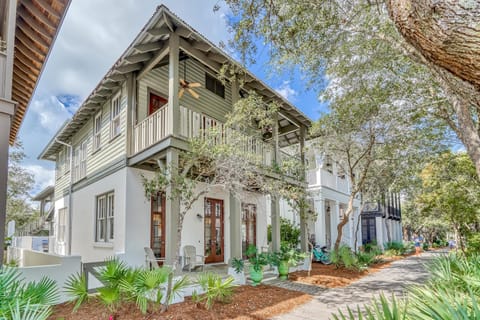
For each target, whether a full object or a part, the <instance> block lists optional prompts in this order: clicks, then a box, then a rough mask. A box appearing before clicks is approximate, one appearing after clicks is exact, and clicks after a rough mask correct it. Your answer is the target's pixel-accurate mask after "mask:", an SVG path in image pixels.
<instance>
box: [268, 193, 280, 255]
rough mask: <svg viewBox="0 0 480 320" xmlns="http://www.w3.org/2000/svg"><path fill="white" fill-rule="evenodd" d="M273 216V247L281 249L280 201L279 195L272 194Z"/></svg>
mask: <svg viewBox="0 0 480 320" xmlns="http://www.w3.org/2000/svg"><path fill="white" fill-rule="evenodd" d="M270 197H271V207H270V208H271V218H272V249H273V251H280V241H281V240H280V201H279V199H278V197H276V196H274V195H271V196H270Z"/></svg>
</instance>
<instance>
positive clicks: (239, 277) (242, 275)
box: [228, 267, 247, 285]
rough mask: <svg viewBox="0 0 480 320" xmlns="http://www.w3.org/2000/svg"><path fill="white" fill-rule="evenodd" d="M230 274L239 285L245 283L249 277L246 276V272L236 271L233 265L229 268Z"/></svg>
mask: <svg viewBox="0 0 480 320" xmlns="http://www.w3.org/2000/svg"><path fill="white" fill-rule="evenodd" d="M228 275H229V276H231V277H233V279H235V280H234V281H233V282H234V283H236V284H239V285H244V284H245V283H247V279H246V277H245V272H243V271H241V272H240V273H236V272H235V269H233V268H232V267H229V268H228Z"/></svg>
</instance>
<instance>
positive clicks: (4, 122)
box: [0, 0, 70, 263]
mask: <svg viewBox="0 0 480 320" xmlns="http://www.w3.org/2000/svg"><path fill="white" fill-rule="evenodd" d="M69 4H70V0H2V1H0V247H3V243H4V238H5V237H4V230H5V223H6V221H5V219H6V194H7V176H8V174H7V172H8V146H9V144H10V145H13V143H14V142H15V139H16V136H17V133H18V130H19V129H20V125H21V124H22V120H23V117H24V115H25V112H26V110H27V107H28V104H29V102H30V99H31V98H32V95H33V92H34V91H35V87H36V85H37V81H38V79H39V78H40V74H41V72H42V70H43V66H44V65H45V62H46V60H47V57H48V54H49V52H50V49H51V47H52V46H53V43H54V40H55V37H56V35H57V32H58V29H59V27H60V25H61V23H62V20H63V17H64V16H65V13H66V11H67V8H68V6H69ZM2 261H3V250H0V263H1V262H2Z"/></svg>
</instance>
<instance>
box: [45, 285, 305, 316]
mask: <svg viewBox="0 0 480 320" xmlns="http://www.w3.org/2000/svg"><path fill="white" fill-rule="evenodd" d="M234 292H235V294H234V296H233V299H232V302H231V303H227V304H221V303H216V304H214V305H213V307H212V309H211V310H205V308H204V307H203V305H197V304H196V303H194V302H193V301H192V300H191V298H189V297H188V298H186V299H185V302H182V303H178V304H174V305H171V306H170V307H169V309H168V311H167V312H164V313H160V312H155V313H151V314H146V315H142V314H141V312H140V311H139V310H138V308H137V307H136V306H135V305H134V304H132V303H122V305H121V306H120V308H119V310H118V312H117V314H118V317H116V320H127V319H132V320H133V319H149V320H154V319H172V320H184V319H185V320H187V319H188V320H190V319H255V320H260V319H270V318H272V317H273V316H276V315H279V314H282V313H285V312H288V311H290V310H292V309H294V308H295V307H297V306H299V305H301V304H304V303H306V302H308V301H310V299H311V296H309V295H307V294H304V293H301V292H297V291H292V290H287V289H283V288H278V287H273V286H266V285H260V286H257V287H252V286H240V287H237V288H235V289H234ZM72 308H73V304H68V303H64V304H60V305H57V306H55V307H54V309H53V314H52V316H51V317H50V318H49V319H52V320H59V319H65V320H86V319H89V320H90V319H91V320H108V317H109V315H110V313H109V312H108V310H107V309H106V308H105V306H103V305H102V304H101V303H100V302H98V301H96V300H91V301H89V302H87V303H85V304H84V305H82V306H81V307H80V308H79V309H78V311H77V312H75V313H72Z"/></svg>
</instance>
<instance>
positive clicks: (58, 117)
mask: <svg viewBox="0 0 480 320" xmlns="http://www.w3.org/2000/svg"><path fill="white" fill-rule="evenodd" d="M163 3H164V4H165V5H166V6H167V7H169V8H170V10H172V11H173V12H174V13H176V14H177V15H178V16H180V17H181V18H182V19H183V20H185V21H186V22H187V23H188V24H190V25H191V26H192V27H193V28H195V29H196V30H197V31H199V32H200V33H202V34H203V35H204V36H206V37H207V38H208V39H210V40H211V41H212V42H213V43H216V44H218V43H220V42H224V43H226V42H228V39H229V37H230V36H231V35H230V34H229V33H228V31H227V30H228V28H227V26H226V19H227V18H226V17H228V14H229V13H228V11H227V8H226V7H225V5H223V6H221V9H220V10H219V11H217V12H213V7H214V5H215V4H217V3H218V0H202V1H192V0H166V1H163ZM159 4H161V3H160V2H159V1H153V0H142V1H138V0H102V1H95V0H72V4H71V5H70V8H69V11H68V13H67V16H66V17H65V20H64V23H63V25H62V28H61V30H60V33H59V34H58V37H57V40H56V42H55V46H54V47H53V49H52V52H51V54H50V57H49V60H48V62H47V64H46V66H45V69H44V71H43V73H42V76H41V79H40V82H39V84H38V87H37V89H36V92H35V95H34V97H33V99H32V101H31V104H30V107H29V110H28V112H27V115H26V117H25V120H24V122H23V125H22V128H21V130H20V133H19V138H20V139H21V140H22V142H23V145H24V149H25V153H26V155H27V157H26V159H25V160H24V162H23V165H24V167H25V168H26V169H27V170H29V171H30V172H32V173H33V174H34V175H35V180H36V185H35V188H34V190H33V192H32V193H33V194H35V193H36V192H38V191H40V190H41V189H43V188H45V187H46V186H48V185H50V184H53V183H54V164H53V163H52V162H49V161H43V160H37V157H38V155H39V154H40V152H41V151H42V150H43V148H44V147H45V146H46V144H47V143H48V142H49V141H50V139H51V138H52V137H53V135H54V134H55V133H56V132H57V130H58V128H59V127H60V126H61V125H62V124H63V123H64V122H65V121H66V120H67V119H69V118H70V117H71V116H72V115H73V114H74V113H75V111H76V109H77V108H78V106H79V105H80V103H81V102H82V101H83V100H84V99H85V98H86V97H87V96H88V94H90V92H91V91H92V90H93V88H94V87H95V86H96V84H97V83H98V82H99V81H100V79H101V78H102V77H103V76H104V75H105V73H106V72H107V70H108V69H109V68H110V67H111V66H112V65H113V63H114V62H115V61H116V60H117V59H118V57H119V56H120V55H121V54H122V52H123V51H124V50H125V48H126V47H127V46H128V45H129V44H130V43H131V41H132V40H133V39H134V37H135V36H136V35H137V34H138V32H139V31H140V29H141V28H142V27H143V25H144V24H145V23H146V22H147V20H148V19H149V18H150V17H151V15H152V14H153V12H154V11H155V8H156V6H158V5H159ZM220 4H221V3H220ZM258 52H259V54H258V56H257V59H256V60H257V63H256V65H253V66H249V70H250V71H251V72H253V73H254V74H255V75H257V76H258V77H259V78H260V79H262V80H263V81H264V82H266V83H267V84H269V85H270V86H271V87H272V88H274V89H275V90H277V91H278V92H279V93H281V94H282V95H283V96H284V97H285V98H287V99H288V100H290V101H291V102H292V103H293V104H294V105H296V106H297V107H298V108H299V109H301V110H302V111H303V112H304V113H305V114H306V115H307V116H309V117H310V118H312V119H314V120H315V119H318V117H319V114H320V111H324V110H325V106H324V105H322V104H321V103H319V102H318V99H317V95H318V92H313V91H308V90H305V88H306V86H305V82H304V81H302V77H301V74H300V72H298V70H296V71H293V72H292V74H290V72H285V73H284V74H280V75H279V74H275V75H272V74H268V72H267V70H270V69H271V68H268V65H267V61H268V50H258Z"/></svg>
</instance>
